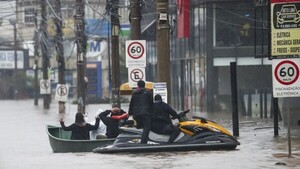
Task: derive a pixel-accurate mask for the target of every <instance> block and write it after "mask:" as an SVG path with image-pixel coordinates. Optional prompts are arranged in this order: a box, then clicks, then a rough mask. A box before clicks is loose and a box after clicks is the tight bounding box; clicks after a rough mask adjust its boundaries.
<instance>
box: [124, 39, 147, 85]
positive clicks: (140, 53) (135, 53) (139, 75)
mask: <svg viewBox="0 0 300 169" xmlns="http://www.w3.org/2000/svg"><path fill="white" fill-rule="evenodd" d="M145 46H146V41H145V40H128V41H126V67H127V68H128V83H129V85H130V86H131V87H136V86H137V82H138V81H139V80H144V81H146V76H145V75H146V74H145V67H146V47H145Z"/></svg>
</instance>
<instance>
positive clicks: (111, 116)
mask: <svg viewBox="0 0 300 169" xmlns="http://www.w3.org/2000/svg"><path fill="white" fill-rule="evenodd" d="M99 117H100V119H101V120H102V122H103V123H104V124H105V125H106V136H107V138H116V137H117V136H118V135H119V133H120V129H119V126H120V125H119V122H120V120H123V119H126V118H127V117H128V114H127V113H126V112H125V111H124V110H122V109H120V108H119V107H118V106H117V105H115V104H113V105H112V109H111V110H105V111H104V112H101V113H100V114H99Z"/></svg>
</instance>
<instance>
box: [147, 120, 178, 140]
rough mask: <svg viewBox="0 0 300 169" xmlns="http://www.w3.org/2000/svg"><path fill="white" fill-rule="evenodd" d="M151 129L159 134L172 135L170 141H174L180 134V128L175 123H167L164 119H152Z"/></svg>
mask: <svg viewBox="0 0 300 169" xmlns="http://www.w3.org/2000/svg"><path fill="white" fill-rule="evenodd" d="M151 125H152V126H151V129H152V131H154V132H155V133H157V134H166V135H170V138H169V140H168V143H172V142H173V141H174V140H175V139H176V138H177V136H178V135H179V134H180V129H179V127H177V126H174V125H173V124H169V123H166V122H164V121H152V123H151Z"/></svg>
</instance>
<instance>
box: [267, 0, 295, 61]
mask: <svg viewBox="0 0 300 169" xmlns="http://www.w3.org/2000/svg"><path fill="white" fill-rule="evenodd" d="M271 3H272V4H271V19H272V20H271V46H272V49H271V55H272V58H273V59H278V58H295V57H300V29H299V28H300V1H299V0H298V1H297V0H294V1H288V0H284V1H283V0H272V1H271Z"/></svg>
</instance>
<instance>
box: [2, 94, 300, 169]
mask: <svg viewBox="0 0 300 169" xmlns="http://www.w3.org/2000/svg"><path fill="white" fill-rule="evenodd" d="M33 103H34V102H33V100H25V101H24V100H22V101H0V108H1V118H0V119H1V122H0V129H1V130H0V140H1V141H0V169H25V168H31V169H54V168H55V169H71V168H72V169H76V168H78V169H82V168H88V169H96V168H101V169H106V168H107V169H113V168H126V169H141V168H143V169H160V168H163V169H183V168H184V169H186V168H191V169H192V168H193V169H194V168H205V169H216V168H222V169H232V168H235V169H237V168H239V169H241V168H243V169H258V168H264V169H273V168H278V169H279V168H280V169H281V168H300V127H298V128H295V129H292V156H291V157H289V156H288V143H287V136H286V130H287V129H286V128H285V127H284V126H282V125H280V130H279V137H276V138H274V137H273V135H274V134H273V128H272V125H273V124H272V120H261V119H249V118H248V119H243V118H241V119H240V122H250V123H245V124H241V125H240V137H239V138H238V140H239V141H240V143H241V145H240V146H238V148H237V150H234V151H188V152H162V153H136V154H128V153H122V154H96V153H92V152H91V153H53V152H52V150H51V147H50V144H49V140H48V136H47V134H46V128H45V127H46V125H47V124H52V125H59V123H58V119H59V116H58V113H57V112H58V108H57V104H56V103H54V102H53V103H51V108H50V110H43V107H42V104H43V102H42V100H40V101H39V106H34V104H33ZM66 108H67V113H66V115H65V121H66V124H67V125H69V124H71V123H72V122H73V121H74V114H75V112H76V109H77V108H76V105H72V104H66ZM98 108H102V109H108V108H110V106H109V105H107V104H105V105H88V106H87V112H89V120H90V121H93V118H94V115H95V112H96V111H97V109H98ZM122 108H124V110H126V111H127V108H128V105H124V106H123V107H122ZM197 115H199V116H203V117H207V118H209V119H213V120H214V121H216V122H218V123H221V124H222V125H223V126H224V127H226V128H227V129H229V130H230V131H232V128H231V125H230V123H231V120H230V118H231V115H230V114H221V113H215V114H210V115H207V114H206V113H197ZM270 126H271V127H270ZM261 127H266V128H264V129H260V128H261Z"/></svg>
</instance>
